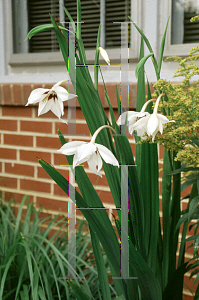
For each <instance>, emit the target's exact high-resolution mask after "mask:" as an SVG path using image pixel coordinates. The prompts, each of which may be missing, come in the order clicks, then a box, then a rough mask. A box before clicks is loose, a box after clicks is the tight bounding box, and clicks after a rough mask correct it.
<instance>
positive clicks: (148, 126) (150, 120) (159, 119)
mask: <svg viewBox="0 0 199 300" xmlns="http://www.w3.org/2000/svg"><path fill="white" fill-rule="evenodd" d="M162 95H163V94H161V95H160V96H159V97H158V99H157V101H156V104H155V107H154V110H153V114H148V115H146V116H145V117H143V118H141V119H139V120H138V121H137V122H136V123H134V125H133V130H137V135H138V136H140V137H141V138H142V139H144V138H145V137H143V134H144V133H145V132H146V133H147V135H148V136H152V142H154V139H155V136H156V134H157V132H158V131H160V133H161V134H162V133H163V125H164V124H166V123H168V122H175V121H169V120H168V119H167V117H165V116H164V115H161V114H158V113H157V110H158V104H159V101H160V98H161V97H162Z"/></svg>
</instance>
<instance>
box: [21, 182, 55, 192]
mask: <svg viewBox="0 0 199 300" xmlns="http://www.w3.org/2000/svg"><path fill="white" fill-rule="evenodd" d="M20 188H21V189H23V190H27V191H29V190H30V191H36V192H42V193H50V183H48V182H41V181H36V180H27V179H21V180H20Z"/></svg>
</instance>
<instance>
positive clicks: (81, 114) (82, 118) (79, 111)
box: [76, 107, 85, 120]
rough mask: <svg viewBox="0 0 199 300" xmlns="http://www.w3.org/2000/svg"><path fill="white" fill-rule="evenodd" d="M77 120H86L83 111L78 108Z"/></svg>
mask: <svg viewBox="0 0 199 300" xmlns="http://www.w3.org/2000/svg"><path fill="white" fill-rule="evenodd" d="M76 118H77V119H79V120H84V119H85V118H84V114H83V112H82V110H81V109H80V108H79V107H77V109H76Z"/></svg>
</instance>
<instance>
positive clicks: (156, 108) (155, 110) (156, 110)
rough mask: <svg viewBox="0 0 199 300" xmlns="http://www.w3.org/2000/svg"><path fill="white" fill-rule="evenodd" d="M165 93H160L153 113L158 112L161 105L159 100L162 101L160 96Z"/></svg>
mask: <svg viewBox="0 0 199 300" xmlns="http://www.w3.org/2000/svg"><path fill="white" fill-rule="evenodd" d="M163 95H164V94H163V93H162V94H160V95H159V97H158V99H157V101H156V103H155V107H154V110H153V113H155V114H157V112H158V105H159V102H160V98H161V97H162V96H163Z"/></svg>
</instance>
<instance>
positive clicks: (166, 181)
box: [162, 149, 171, 290]
mask: <svg viewBox="0 0 199 300" xmlns="http://www.w3.org/2000/svg"><path fill="white" fill-rule="evenodd" d="M169 172H171V168H170V164H169V155H168V151H167V149H165V150H164V159H163V175H162V224H163V244H162V251H163V253H162V258H163V262H162V284H163V290H164V288H165V287H166V285H167V283H168V279H169V278H168V276H169V237H170V201H171V176H170V175H168V173H169Z"/></svg>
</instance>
